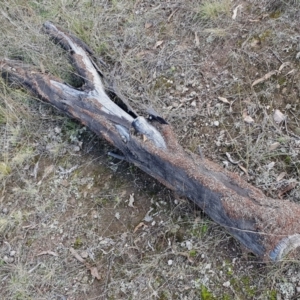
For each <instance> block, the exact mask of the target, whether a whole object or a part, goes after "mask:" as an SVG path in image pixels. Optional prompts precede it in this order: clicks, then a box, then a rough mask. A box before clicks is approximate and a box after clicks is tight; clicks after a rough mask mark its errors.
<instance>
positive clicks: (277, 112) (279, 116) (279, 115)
mask: <svg viewBox="0 0 300 300" xmlns="http://www.w3.org/2000/svg"><path fill="white" fill-rule="evenodd" d="M273 119H274V121H275V123H277V124H279V123H281V122H283V121H284V120H285V119H286V116H285V115H284V114H283V113H282V112H281V111H280V110H279V109H276V110H275V112H274V115H273Z"/></svg>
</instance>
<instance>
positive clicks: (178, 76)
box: [0, 0, 300, 300]
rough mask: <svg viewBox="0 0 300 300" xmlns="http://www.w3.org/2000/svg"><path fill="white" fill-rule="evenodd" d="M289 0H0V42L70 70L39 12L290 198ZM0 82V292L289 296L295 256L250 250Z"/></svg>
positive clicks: (210, 149) (296, 137)
mask: <svg viewBox="0 0 300 300" xmlns="http://www.w3.org/2000/svg"><path fill="white" fill-rule="evenodd" d="M299 4H300V3H299V1H291V0H286V1H280V0H274V1H258V0H249V1H235V0H234V1H229V0H220V1H217V0H214V1H195V0H194V1H193V0H187V1H183V0H174V1H155V0H137V1H129V0H121V1H117V0H112V1H106V0H80V1H73V0H60V1H57V0H47V1H45V0H39V1H34V0H33V1H28V0H2V1H1V3H0V12H1V13H0V24H1V34H0V56H1V57H5V58H11V59H22V60H23V61H24V63H26V64H33V65H35V66H37V67H38V68H40V70H41V71H42V72H50V73H52V74H54V75H56V76H59V77H61V78H63V79H64V80H65V81H66V82H68V83H70V84H73V85H76V84H80V78H78V77H77V76H76V74H75V73H74V69H73V68H72V66H71V65H70V64H69V63H68V61H67V58H66V54H65V53H64V52H63V51H62V50H61V49H60V48H59V47H57V46H55V45H54V44H52V43H51V42H50V41H49V40H48V37H47V36H44V35H43V34H42V32H41V30H40V28H41V25H42V23H43V22H44V21H46V20H51V21H53V22H55V23H57V24H59V25H60V26H62V27H64V28H66V29H68V30H70V31H71V32H73V33H75V34H76V35H78V36H79V37H80V38H81V39H83V40H84V41H85V42H86V43H88V44H89V45H90V46H91V48H92V49H94V51H95V52H96V53H97V55H98V56H99V58H101V59H102V60H104V61H105V62H106V63H107V64H108V67H107V68H106V69H104V72H105V73H106V75H107V76H110V77H111V78H114V80H115V82H116V84H117V85H118V86H119V89H120V90H121V91H122V93H123V94H124V95H126V96H127V98H128V99H129V100H130V103H131V104H132V106H133V107H134V108H135V109H137V110H139V111H140V112H141V111H142V109H143V106H144V105H151V106H153V107H154V108H155V109H156V110H157V111H158V112H159V113H160V114H161V115H163V116H164V117H165V119H167V120H168V121H169V122H170V123H171V124H172V125H173V126H174V128H175V130H176V133H177V135H178V139H179V140H180V142H181V144H183V145H185V147H186V149H188V150H190V151H193V152H197V151H198V145H200V146H201V149H202V152H203V154H204V155H205V156H207V157H209V158H210V159H212V160H214V161H216V162H218V163H219V164H223V165H224V167H226V168H229V169H230V170H232V171H234V172H238V173H239V174H240V175H241V176H243V177H244V178H245V179H247V180H249V181H250V182H252V183H253V184H254V185H256V186H257V187H259V188H261V189H262V190H264V192H265V193H266V194H268V195H270V196H272V197H276V198H277V197H278V195H280V196H281V197H282V201H287V200H290V201H299V200H300V188H299V180H298V178H299V173H300V172H299V170H300V160H299V150H300V113H299V108H300V101H299V99H300V98H299V96H300V78H299V77H300V75H299V63H300V62H299V59H300V46H299V45H300V36H299V17H300V5H299ZM233 15H236V16H235V18H233ZM279 70H280V71H279ZM272 71H277V72H273V73H274V74H273V73H270V72H272ZM266 74H273V75H272V76H271V75H270V76H267V77H269V78H267V79H266V78H265V79H264V80H261V82H259V83H258V84H255V85H253V82H254V81H255V80H257V79H259V78H263V77H264V76H265V75H266ZM0 90H1V92H0V180H1V181H0V295H1V298H2V299H69V300H70V299H76V300H77V299H160V300H164V299H205V300H207V299H271V300H275V299H297V294H298V293H299V290H300V266H299V262H298V261H288V260H286V261H284V262H282V263H280V264H276V265H264V264H262V263H261V262H260V261H258V260H257V259H256V258H255V257H253V256H252V255H251V254H249V253H247V252H245V251H244V250H243V249H241V248H240V246H239V245H238V244H237V243H236V242H235V241H234V240H233V239H232V238H231V237H230V236H229V235H228V234H227V233H226V232H225V231H224V230H223V229H222V228H220V227H219V226H217V225H215V224H213V223H212V222H211V221H210V220H209V219H207V218H206V217H205V216H204V215H203V214H202V213H201V211H199V210H198V209H197V208H196V207H194V206H193V205H192V204H190V203H189V202H188V201H186V200H185V199H180V198H178V197H177V195H174V194H172V193H171V192H169V191H168V190H166V189H165V188H164V187H162V186H161V185H159V184H158V183H157V182H155V181H154V180H152V179H151V178H149V177H148V176H146V175H144V174H142V173H141V172H140V171H138V170H136V168H134V167H133V166H131V165H128V164H126V163H125V162H122V161H121V162H120V161H118V160H116V159H112V158H110V157H108V156H107V152H108V151H109V150H110V146H109V145H107V144H106V143H105V142H104V141H103V140H100V139H99V138H98V137H96V136H94V135H93V134H92V133H91V132H89V130H88V129H86V128H83V127H82V126H80V125H79V124H76V123H75V122H73V121H72V120H69V119H68V118H67V117H65V116H62V115H60V114H59V113H58V112H57V111H55V110H54V109H53V108H51V107H49V106H47V105H45V104H43V103H41V102H40V101H39V100H38V99H34V98H33V97H32V96H31V95H28V94H27V93H26V92H24V91H22V90H18V89H14V87H11V86H8V85H7V84H6V83H5V81H4V80H1V81H0ZM219 97H222V98H219ZM276 110H278V111H279V112H281V113H282V115H281V114H279V113H278V111H277V112H276ZM275 112H276V113H275ZM274 114H275V119H274ZM276 117H279V118H283V119H284V120H283V121H282V122H281V123H277V122H276ZM226 153H228V154H229V155H230V156H228V155H226ZM237 162H238V163H237ZM132 194H134V195H132ZM130 195H132V196H133V198H132V197H131V196H130ZM132 199H134V202H133V200H132ZM72 249H73V250H72ZM74 251H76V253H77V255H76V253H75V252H74ZM96 270H97V272H98V274H97V272H96ZM97 277H98V278H97Z"/></svg>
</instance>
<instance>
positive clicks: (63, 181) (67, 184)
mask: <svg viewBox="0 0 300 300" xmlns="http://www.w3.org/2000/svg"><path fill="white" fill-rule="evenodd" d="M60 183H61V185H62V186H63V187H65V188H66V187H68V186H69V182H68V181H67V180H65V179H64V180H62V181H61V182H60Z"/></svg>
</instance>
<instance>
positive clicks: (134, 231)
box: [133, 222, 148, 233]
mask: <svg viewBox="0 0 300 300" xmlns="http://www.w3.org/2000/svg"><path fill="white" fill-rule="evenodd" d="M142 226H143V227H148V226H147V225H146V224H145V223H144V222H141V223H139V224H138V225H136V226H135V228H134V230H133V233H136V232H137V231H138V230H139V229H140V228H141V227H142Z"/></svg>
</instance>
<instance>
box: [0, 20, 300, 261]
mask: <svg viewBox="0 0 300 300" xmlns="http://www.w3.org/2000/svg"><path fill="white" fill-rule="evenodd" d="M44 31H45V32H46V33H48V34H49V35H50V36H51V38H53V39H54V40H55V41H56V42H58V43H59V44H60V45H61V46H62V47H63V48H64V49H66V50H67V51H69V54H70V57H71V59H72V61H73V64H74V65H75V67H76V69H77V72H78V74H79V75H80V76H81V77H82V78H83V79H84V85H83V86H82V88H81V90H78V89H75V88H72V87H70V86H68V85H66V84H64V83H63V82H62V81H61V80H60V79H57V78H54V77H52V76H51V75H48V74H43V73H39V72H36V71H35V72H32V69H30V68H26V67H24V66H23V65H22V64H20V63H19V62H16V61H10V60H2V61H1V62H0V68H1V73H2V76H3V77H4V78H6V79H8V81H9V82H11V83H13V84H16V85H19V86H20V85H21V86H23V87H25V88H26V89H28V90H30V91H31V92H32V93H33V94H34V95H36V96H38V97H39V98H40V99H42V100H44V101H45V102H48V103H50V104H52V105H53V106H55V107H57V108H58V109H59V110H60V111H63V112H64V113H66V114H67V115H69V116H70V117H72V118H75V119H77V120H79V121H80V122H81V123H82V124H84V125H86V126H87V127H89V128H90V129H91V130H92V131H94V132H95V133H97V134H98V135H100V136H102V137H104V138H105V139H106V140H107V141H109V142H110V143H111V144H113V145H114V146H115V147H117V148H118V149H119V150H120V151H121V152H122V153H123V155H124V159H125V160H126V161H128V162H130V163H133V164H134V165H136V166H137V167H139V168H140V169H142V170H143V171H145V172H146V173H148V174H149V175H151V176H153V177H154V178H156V179H157V180H159V181H160V182H161V183H163V184H164V185H166V186H167V187H169V188H170V189H172V190H174V191H176V192H177V193H179V194H181V195H184V196H186V197H188V198H189V199H190V200H192V201H193V202H194V203H195V204H197V205H198V206H199V207H200V208H201V209H202V210H203V211H204V212H205V213H206V214H207V215H208V216H210V217H211V218H212V219H213V220H214V221H215V222H216V223H218V224H220V225H221V226H223V227H224V228H225V229H226V230H227V231H228V232H230V233H231V234H232V235H233V236H234V237H235V238H236V239H237V240H239V241H240V242H241V243H242V244H243V245H244V246H246V247H247V248H248V249H249V250H250V251H252V252H253V253H255V254H256V255H258V256H259V257H261V258H263V259H264V260H266V261H267V260H272V261H277V260H280V259H282V258H283V257H284V256H285V255H287V254H288V253H289V252H291V251H292V250H294V249H295V248H297V247H298V246H300V234H299V233H300V222H299V216H300V206H299V205H297V204H295V203H291V202H288V201H284V200H277V199H271V198H268V197H266V196H265V195H264V194H263V193H262V192H261V191H260V190H259V189H257V188H255V187H253V186H251V185H250V184H248V183H247V182H245V181H244V180H242V179H241V178H240V177H239V176H238V175H236V174H234V173H231V172H228V171H226V170H224V169H223V168H221V167H220V166H218V165H217V164H215V163H213V162H211V161H208V160H206V159H200V158H199V157H197V156H194V155H192V154H187V153H186V152H185V151H184V150H183V148H182V147H181V146H180V145H179V144H178V142H177V140H176V138H175V136H174V133H173V131H172V128H171V126H170V125H168V124H162V123H165V122H161V123H160V122H153V123H152V124H153V125H152V124H150V123H148V122H147V121H146V119H145V118H144V117H142V116H136V115H135V116H134V117H132V115H130V114H129V113H128V112H126V111H125V110H123V109H122V108H121V107H120V106H118V105H117V104H115V103H114V102H113V101H111V99H110V98H109V97H108V96H107V94H106V93H105V91H104V87H103V84H102V81H101V76H100V71H99V69H98V68H97V67H96V64H95V62H94V60H93V54H92V51H91V50H90V49H89V48H88V46H87V45H85V44H84V43H83V42H82V41H80V40H79V39H78V38H76V37H74V36H72V35H70V34H68V33H66V32H64V31H63V30H62V29H59V28H58V27H56V26H54V25H53V24H51V23H50V22H46V23H45V24H44ZM145 137H146V139H145Z"/></svg>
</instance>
